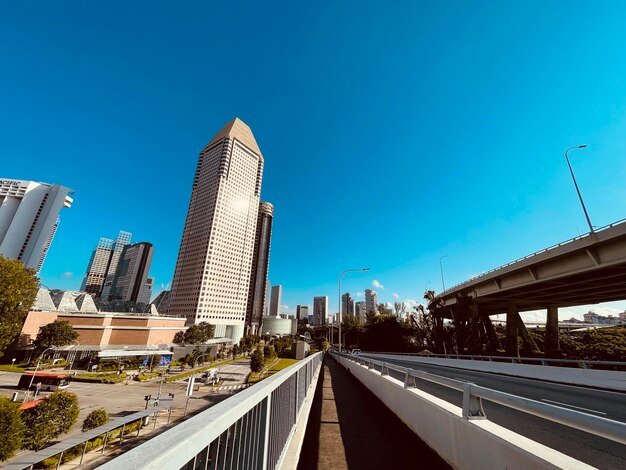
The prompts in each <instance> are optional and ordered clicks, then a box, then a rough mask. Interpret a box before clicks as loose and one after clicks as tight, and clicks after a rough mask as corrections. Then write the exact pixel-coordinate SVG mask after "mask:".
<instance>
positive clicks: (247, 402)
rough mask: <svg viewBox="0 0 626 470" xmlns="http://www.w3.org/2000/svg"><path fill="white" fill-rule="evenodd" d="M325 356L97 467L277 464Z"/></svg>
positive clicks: (286, 371)
mask: <svg viewBox="0 0 626 470" xmlns="http://www.w3.org/2000/svg"><path fill="white" fill-rule="evenodd" d="M322 357H323V353H317V354H313V355H311V356H309V357H307V358H305V359H303V360H301V361H299V362H298V363H296V364H294V365H292V366H290V367H288V368H286V369H284V370H282V371H280V372H278V373H276V374H274V375H272V376H271V377H268V378H267V379H265V380H263V381H262V382H259V383H258V384H255V385H254V386H253V387H249V388H247V389H246V390H244V391H242V392H240V393H238V394H237V395H234V396H232V397H230V398H228V399H227V400H224V401H222V402H220V403H218V404H216V405H215V406H212V407H211V408H209V409H208V410H206V411H203V412H202V413H200V414H198V415H196V416H193V417H192V418H189V419H188V420H187V421H185V422H183V423H181V424H179V425H178V426H176V427H173V428H172V429H169V430H167V431H166V432H164V433H162V434H160V435H158V436H155V437H154V438H152V439H150V440H148V441H146V442H145V443H143V444H142V445H140V446H138V447H135V448H134V449H131V450H130V451H128V452H126V453H124V454H122V455H120V456H119V457H117V458H115V459H114V460H111V461H110V462H108V463H106V464H104V465H102V466H100V467H99V468H101V469H103V470H122V469H128V468H144V469H161V468H207V467H206V465H207V464H208V462H209V461H211V462H212V463H213V464H214V463H215V462H219V463H220V465H222V467H220V468H277V467H278V466H279V464H280V462H281V459H282V458H283V457H284V452H285V449H286V448H287V445H288V444H289V441H290V439H291V436H292V433H293V428H294V427H295V425H296V421H297V417H298V416H299V413H300V411H301V410H302V409H303V408H302V407H303V404H304V400H305V398H306V395H307V391H308V390H309V388H310V387H309V386H310V385H311V383H313V381H314V377H315V376H316V374H317V372H318V371H319V369H320V367H321V363H322ZM270 432H271V434H272V435H271V436H270ZM234 450H237V452H234ZM224 465H226V466H225V467H224Z"/></svg>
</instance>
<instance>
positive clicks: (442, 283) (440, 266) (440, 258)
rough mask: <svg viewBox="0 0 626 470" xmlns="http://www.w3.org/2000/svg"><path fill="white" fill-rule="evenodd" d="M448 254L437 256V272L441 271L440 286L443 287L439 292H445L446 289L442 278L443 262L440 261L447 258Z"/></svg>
mask: <svg viewBox="0 0 626 470" xmlns="http://www.w3.org/2000/svg"><path fill="white" fill-rule="evenodd" d="M447 257H448V255H443V256H440V257H439V272H440V273H441V287H442V288H443V290H442V291H441V292H445V291H446V283H445V281H444V280H443V263H442V262H441V260H442V259H444V258H447Z"/></svg>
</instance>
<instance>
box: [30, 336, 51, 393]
mask: <svg viewBox="0 0 626 470" xmlns="http://www.w3.org/2000/svg"><path fill="white" fill-rule="evenodd" d="M51 349H52V348H46V349H44V351H43V352H42V353H41V356H39V359H38V360H37V365H36V366H35V372H33V376H32V377H31V379H30V383H29V384H28V388H27V389H26V393H25V394H24V402H26V401H27V400H28V394H29V393H30V387H32V386H33V381H34V380H35V375H36V374H37V369H39V364H41V358H42V357H43V355H44V354H46V351H50V350H51Z"/></svg>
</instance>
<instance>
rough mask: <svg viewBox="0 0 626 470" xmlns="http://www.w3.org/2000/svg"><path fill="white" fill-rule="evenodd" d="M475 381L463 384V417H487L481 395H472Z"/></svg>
mask: <svg viewBox="0 0 626 470" xmlns="http://www.w3.org/2000/svg"><path fill="white" fill-rule="evenodd" d="M473 385H474V384H473V383H464V384H463V417H464V418H465V419H487V416H486V415H485V411H484V410H483V404H482V401H481V399H480V398H479V397H476V396H474V395H472V386H473Z"/></svg>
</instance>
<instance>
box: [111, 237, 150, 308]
mask: <svg viewBox="0 0 626 470" xmlns="http://www.w3.org/2000/svg"><path fill="white" fill-rule="evenodd" d="M153 254H154V248H153V247H152V243H146V242H141V243H134V244H132V245H126V246H124V248H123V249H122V253H121V255H120V259H119V262H118V263H117V269H116V270H115V275H114V276H113V282H112V284H111V289H110V293H109V300H124V301H130V302H137V303H142V304H144V305H148V304H149V303H150V295H151V293H152V282H153V279H152V278H149V277H148V274H150V264H151V263H152V255H153Z"/></svg>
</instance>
